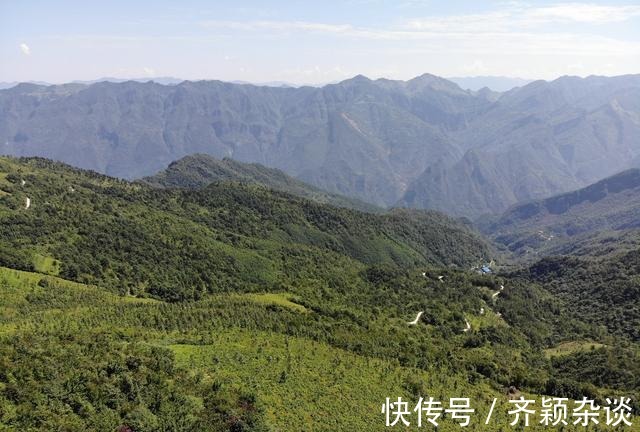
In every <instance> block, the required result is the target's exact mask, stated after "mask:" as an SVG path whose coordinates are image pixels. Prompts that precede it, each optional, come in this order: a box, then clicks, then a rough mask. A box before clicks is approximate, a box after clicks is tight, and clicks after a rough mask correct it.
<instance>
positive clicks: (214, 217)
mask: <svg viewBox="0 0 640 432" xmlns="http://www.w3.org/2000/svg"><path fill="white" fill-rule="evenodd" d="M0 172H1V173H2V174H3V175H2V176H0V190H2V191H3V192H4V194H3V195H2V196H1V197H0V266H2V267H1V268H0V292H1V293H2V303H1V304H0V365H2V367H0V429H2V428H6V429H7V430H35V431H49V430H69V431H75V430H90V431H105V430H107V431H109V430H115V429H116V428H117V427H118V426H119V425H126V426H128V427H129V428H131V429H132V430H134V431H136V432H138V431H168V430H186V431H189V430H193V431H205V430H206V431H210V430H212V431H298V430H313V431H332V432H333V431H353V430H366V431H377V430H388V428H386V427H385V425H384V416H383V415H382V414H381V412H380V407H381V406H382V404H383V402H384V400H385V398H386V397H390V398H397V397H399V396H401V397H403V398H405V399H406V400H408V401H411V402H413V403H415V402H417V399H418V397H420V396H424V397H429V396H433V397H434V398H436V399H441V400H446V399H447V398H449V397H469V398H471V399H472V400H473V407H474V408H475V409H476V410H477V415H476V416H473V420H472V423H471V425H470V426H469V428H468V430H481V431H492V430H495V431H498V430H504V427H505V425H506V424H507V423H508V421H509V420H510V419H509V420H508V419H507V410H508V409H510V408H509V406H508V405H509V404H508V395H507V389H508V388H509V387H511V386H514V387H516V388H517V389H519V391H522V392H523V394H524V395H526V396H529V395H531V396H532V397H535V398H538V399H539V396H540V395H542V394H547V395H556V396H564V397H569V398H582V397H583V396H588V397H593V398H594V399H595V400H597V401H598V402H599V403H604V401H605V398H606V397H609V396H613V395H624V396H628V397H632V398H633V399H632V404H633V407H634V409H635V410H637V409H638V396H639V395H638V393H639V389H640V387H639V385H638V382H637V378H635V377H637V376H638V374H637V372H636V370H637V365H638V364H640V363H639V362H638V355H639V354H638V345H637V344H636V342H637V341H634V338H633V337H632V336H633V335H629V334H621V333H619V332H617V331H614V329H608V328H606V327H603V326H602V325H601V324H600V323H599V322H595V321H594V320H593V319H592V316H590V315H587V314H586V313H585V314H576V313H573V312H572V309H571V307H572V305H571V303H570V299H566V298H565V297H563V296H560V295H557V294H556V293H554V292H553V291H552V290H550V289H548V287H547V285H546V284H545V283H542V282H540V281H535V280H533V279H532V278H530V277H526V276H525V275H520V274H517V275H513V276H509V277H502V276H481V275H478V274H476V273H475V272H472V271H469V267H470V266H471V265H475V264H477V263H478V262H481V261H482V260H486V259H487V258H490V256H489V255H490V251H489V249H488V246H487V245H486V244H485V243H484V241H482V239H480V238H479V237H478V236H477V235H476V234H474V233H473V232H471V231H469V230H468V229H467V228H466V227H465V226H464V225H462V224H461V223H459V222H456V221H453V220H451V219H449V218H446V217H445V216H442V215H440V214H437V213H423V212H411V211H396V212H393V213H391V214H384V215H376V214H370V213H359V212H356V211H353V210H348V209H340V208H336V207H333V206H327V205H323V204H319V203H316V202H313V201H308V200H305V199H301V198H297V197H294V196H292V195H289V194H286V193H282V192H274V191H271V190H269V189H266V188H264V187H262V186H258V185H253V184H241V183H233V182H231V183H229V182H218V183H214V184H212V185H210V186H208V187H205V188H203V189H197V190H184V189H157V188H153V187H149V186H145V185H141V184H137V183H128V182H125V181H121V180H115V179H112V178H109V177H104V176H101V175H98V174H95V173H91V172H86V171H80V170H76V169H73V168H70V167H68V166H65V165H61V164H57V163H53V162H50V161H46V160H42V159H26V160H17V159H11V158H2V159H0ZM23 181H24V184H23ZM27 198H29V206H27ZM501 286H504V289H501ZM496 293H498V294H496ZM419 311H423V312H424V314H423V315H422V317H421V319H420V320H419V322H418V323H417V324H416V325H408V324H407V323H408V322H409V321H411V320H413V319H414V318H415V316H416V314H417V313H418V312H419ZM467 323H469V324H468V325H469V326H470V330H467V331H465V328H466V326H467ZM569 342H571V343H569ZM583 342H584V343H583ZM587 343H590V344H591V345H592V346H593V347H594V348H593V349H586V350H585V349H579V348H575V347H580V346H582V345H586V344H587ZM567 347H573V348H571V349H568V348H567ZM550 353H561V355H551V354H550ZM585 362H586V363H585ZM576 364H589V365H592V366H593V367H591V366H590V367H576ZM603 370H604V371H606V372H607V373H603ZM493 398H497V399H498V401H499V402H498V406H497V408H496V414H495V417H494V422H493V423H492V424H490V425H488V426H486V425H485V424H484V416H486V413H487V412H488V410H489V406H490V404H491V401H492V400H493ZM441 423H442V424H441V426H442V427H441V428H440V430H459V429H460V427H459V426H458V425H457V424H456V423H455V422H453V421H452V419H451V418H448V417H447V418H443V419H442V422H441ZM529 429H531V430H543V429H546V428H544V427H542V426H538V425H537V424H536V426H534V427H531V428H529ZM578 429H580V427H575V428H573V429H572V428H571V427H568V428H566V430H578ZM580 430H582V429H580Z"/></svg>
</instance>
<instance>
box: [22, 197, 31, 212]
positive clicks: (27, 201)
mask: <svg viewBox="0 0 640 432" xmlns="http://www.w3.org/2000/svg"><path fill="white" fill-rule="evenodd" d="M29 207H31V198H29V197H27V199H26V200H25V202H24V208H25V210H26V209H28V208H29Z"/></svg>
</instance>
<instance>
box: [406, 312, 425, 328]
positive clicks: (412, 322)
mask: <svg viewBox="0 0 640 432" xmlns="http://www.w3.org/2000/svg"><path fill="white" fill-rule="evenodd" d="M423 313H424V312H422V311H420V312H418V316H416V319H414V320H413V321H411V322H410V323H407V324H408V325H416V324H418V321H419V320H420V317H421V316H422V314H423Z"/></svg>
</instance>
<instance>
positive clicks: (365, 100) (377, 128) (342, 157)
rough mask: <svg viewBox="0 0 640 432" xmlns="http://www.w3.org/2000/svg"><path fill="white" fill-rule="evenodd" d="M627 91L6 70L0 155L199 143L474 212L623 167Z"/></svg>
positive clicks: (136, 174)
mask: <svg viewBox="0 0 640 432" xmlns="http://www.w3.org/2000/svg"><path fill="white" fill-rule="evenodd" d="M639 100H640V76H638V75H629V76H620V77H611V78H607V77H595V76H593V77H588V78H577V77H562V78H559V79H557V80H554V81H551V82H546V81H534V82H531V83H529V84H527V85H524V86H522V87H518V88H514V89H512V90H510V91H507V92H505V93H496V92H494V91H491V90H488V89H484V90H480V91H471V90H463V89H461V88H460V87H459V86H458V85H456V84H455V83H453V82H451V81H448V80H445V79H443V78H439V77H436V76H433V75H428V74H425V75H422V76H420V77H417V78H414V79H412V80H409V81H393V80H387V79H378V80H370V79H368V78H366V77H364V76H357V77H354V78H352V79H349V80H346V81H343V82H340V83H337V84H331V85H327V86H324V87H321V88H313V87H301V88H275V87H260V86H254V85H244V84H231V83H224V82H219V81H200V82H189V81H185V82H182V83H179V84H175V85H170V86H167V85H161V84H157V83H152V82H147V83H139V82H133V81H131V82H123V83H111V82H100V83H95V84H90V85H87V84H78V83H76V84H66V85H57V86H48V87H47V86H39V85H33V84H20V85H18V86H16V87H13V88H10V89H6V90H1V91H0V113H1V114H0V153H3V154H9V155H17V156H31V155H36V156H43V157H48V158H52V159H55V160H60V161H64V162H67V163H70V164H72V165H75V166H78V167H82V168H89V169H93V170H96V171H98V172H101V173H106V174H109V175H112V176H117V177H121V178H126V179H135V178H140V177H144V176H149V175H152V174H154V173H156V172H157V171H159V170H161V169H163V168H165V167H166V166H167V165H168V164H169V163H170V162H172V161H175V160H177V159H180V158H182V157H184V156H186V155H189V154H194V153H204V154H209V155H211V156H214V157H217V158H224V157H231V158H233V159H236V160H238V161H242V162H257V163H261V164H263V165H265V166H268V167H273V168H278V169H281V170H282V171H284V172H285V173H287V174H288V175H291V176H293V177H296V178H297V179H300V180H302V181H304V182H307V183H310V184H312V185H314V186H316V187H319V188H322V189H324V190H327V191H329V192H330V193H334V194H342V195H346V196H349V197H355V198H358V199H360V200H363V201H367V202H369V203H372V204H375V205H378V206H385V207H388V206H406V207H412V208H427V209H435V210H440V211H444V212H446V213H449V214H451V215H454V216H467V217H470V218H476V217H479V216H481V215H483V214H487V213H494V214H495V213H500V212H502V211H504V210H506V209H507V208H508V207H510V206H511V205H513V204H515V203H517V202H521V201H526V200H532V199H541V198H545V197H548V196H552V195H555V194H558V193H563V192H567V191H570V190H574V189H578V188H581V187H584V186H587V185H589V184H591V183H593V182H596V181H598V180H601V179H603V178H605V177H607V176H611V175H613V174H615V173H617V172H620V171H623V170H625V169H628V168H631V167H634V166H636V165H638V161H639V160H640V159H639V158H640V148H638V146H637V139H638V137H639V136H640V104H639V103H638V101H639Z"/></svg>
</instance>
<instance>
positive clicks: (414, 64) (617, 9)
mask: <svg viewBox="0 0 640 432" xmlns="http://www.w3.org/2000/svg"><path fill="white" fill-rule="evenodd" d="M425 72H429V73H433V74H437V75H441V76H476V75H502V76H517V77H523V78H543V79H552V78H555V77H558V76H561V75H580V76H586V75H591V74H598V75H618V74H625V73H640V1H635V2H633V1H615V2H609V1H599V2H552V1H529V2H523V1H459V0H448V1H435V0H344V1H331V0H324V1H239V0H237V1H189V0H183V1H180V2H177V1H176V2H170V1H164V0H155V1H146V0H142V1H133V0H129V1H120V0H115V1H113V0H112V1H108V2H106V1H105V2H98V1H90V0H85V1H70V0H59V1H55V2H53V1H48V2H47V1H33V0H22V1H18V0H12V1H9V0H0V81H27V80H42V81H48V82H65V81H71V80H89V79H96V78H99V77H105V76H109V77H119V78H132V77H135V78H138V77H154V76H173V77H179V78H185V79H223V80H245V81H252V82H268V81H287V82H293V83H324V82H330V81H335V80H340V79H344V78H347V77H350V76H353V75H356V74H364V75H367V76H370V77H372V78H377V77H389V78H396V79H407V78H411V77H414V76H417V75H420V74H422V73H425Z"/></svg>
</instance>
